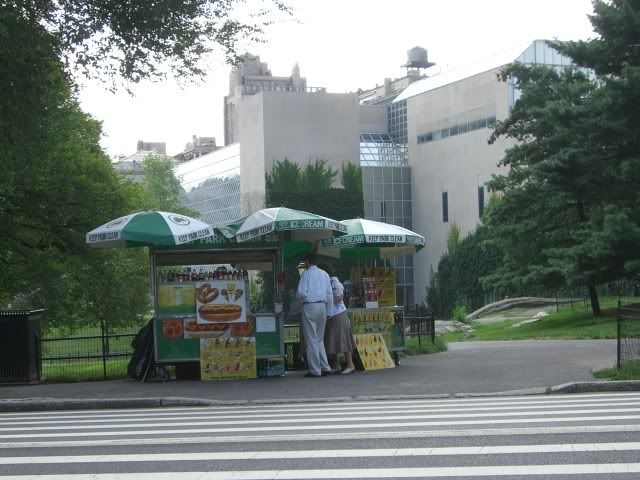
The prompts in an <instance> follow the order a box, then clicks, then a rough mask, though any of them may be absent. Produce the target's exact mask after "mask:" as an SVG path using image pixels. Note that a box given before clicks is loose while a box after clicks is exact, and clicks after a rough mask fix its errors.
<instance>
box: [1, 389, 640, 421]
mask: <svg viewBox="0 0 640 480" xmlns="http://www.w3.org/2000/svg"><path fill="white" fill-rule="evenodd" d="M615 398H619V399H633V400H640V394H639V393H638V392H619V393H601V394H575V395H562V396H558V397H553V396H548V395H546V396H533V395H532V396H528V397H522V396H513V397H506V396H505V397H477V398H468V397H467V398H460V399H458V398H454V397H446V398H442V399H433V400H423V399H406V400H384V399H380V400H373V401H364V400H362V401H360V400H358V401H352V402H346V401H345V402H342V401H340V402H334V403H329V402H310V403H307V402H301V403H274V404H252V405H216V406H206V407H162V408H158V407H155V408H131V409H117V410H115V411H114V410H104V409H95V410H73V411H72V412H73V414H70V413H69V412H68V411H65V414H62V413H61V411H39V412H29V414H28V415H26V414H25V412H6V413H0V419H1V418H11V417H23V418H34V417H38V418H44V417H55V418H64V417H66V418H75V417H79V418H81V417H85V418H86V416H87V415H101V416H102V415H104V416H109V417H115V416H126V415H137V414H144V413H150V414H152V415H157V414H162V413H164V414H167V415H174V414H175V413H176V412H182V411H184V409H185V408H188V409H189V411H194V412H195V411H202V412H207V411H210V412H221V411H225V410H231V411H238V410H241V411H245V412H250V411H257V412H261V411H265V410H269V411H282V412H291V411H292V410H304V411H308V410H310V409H312V408H315V409H316V410H317V411H322V410H324V409H326V408H327V405H331V407H332V408H336V409H346V408H354V409H362V408H367V407H372V408H381V407H382V406H384V405H389V406H393V405H396V406H398V405H451V406H474V407H475V406H478V405H530V404H537V403H541V404H542V403H565V402H581V401H586V402H592V401H600V400H601V401H603V402H606V401H608V400H610V399H615ZM62 415H64V417H62Z"/></svg>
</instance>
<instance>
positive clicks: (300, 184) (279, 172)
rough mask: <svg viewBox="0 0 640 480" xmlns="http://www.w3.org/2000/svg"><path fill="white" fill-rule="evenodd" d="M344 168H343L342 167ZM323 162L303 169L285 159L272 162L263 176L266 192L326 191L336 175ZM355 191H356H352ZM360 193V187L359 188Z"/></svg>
mask: <svg viewBox="0 0 640 480" xmlns="http://www.w3.org/2000/svg"><path fill="white" fill-rule="evenodd" d="M343 168H344V167H343ZM338 173H339V172H338V171H337V170H334V169H333V168H331V165H329V164H328V163H327V162H326V161H325V160H315V161H314V162H309V163H307V164H306V165H304V167H301V166H300V165H299V164H297V163H294V162H292V161H291V160H289V159H287V158H285V159H284V160H282V161H280V160H277V161H276V162H274V164H273V166H272V167H271V171H270V172H267V173H266V174H265V188H266V190H267V192H280V191H284V192H316V191H323V190H328V189H330V188H331V186H332V184H333V181H334V180H335V178H336V176H337V175H338ZM354 191H357V190H354ZM359 191H360V192H362V187H360V190H359Z"/></svg>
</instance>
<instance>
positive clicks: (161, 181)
mask: <svg viewBox="0 0 640 480" xmlns="http://www.w3.org/2000/svg"><path fill="white" fill-rule="evenodd" d="M143 169H144V170H143V171H144V182H143V186H144V191H145V193H146V197H147V199H146V201H147V202H148V204H147V207H148V208H147V209H148V210H160V211H163V212H176V213H182V214H183V215H189V216H191V217H197V216H199V213H198V212H197V211H196V210H193V209H190V208H186V207H185V206H184V203H183V201H182V192H183V189H182V186H181V185H180V180H179V179H178V177H176V175H175V172H174V169H173V161H172V160H171V158H169V157H167V156H165V155H159V154H149V155H147V156H146V157H144V160H143Z"/></svg>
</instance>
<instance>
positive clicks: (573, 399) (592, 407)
mask: <svg viewBox="0 0 640 480" xmlns="http://www.w3.org/2000/svg"><path fill="white" fill-rule="evenodd" d="M638 432H640V393H616V394H611V393H605V394H581V395H563V396H561V397H556V396H539V397H536V396H528V397H504V398H475V399H459V400H451V399H446V400H445V399H443V400H420V401H377V402H375V401H372V402H350V403H344V402H343V403H333V404H320V403H318V404H306V405H300V404H281V405H264V406H260V407H256V406H252V407H231V406H228V407H217V408H210V407H206V408H180V409H151V410H103V411H96V410H94V411H85V412H79V411H67V412H39V413H11V414H9V413H5V414H1V415H0V478H2V479H4V480H7V479H15V480H27V479H29V480H62V479H64V480H88V479H93V480H116V479H118V480H128V479H132V480H182V479H185V480H206V479H211V480H218V479H236V480H243V479H244V480H249V479H276V478H277V479H307V478H314V479H340V478H443V477H447V478H458V479H474V478H478V477H485V476H489V477H492V478H508V479H528V478H535V479H562V478H578V477H577V476H576V475H578V474H579V475H581V476H580V477H579V478H582V479H632V478H634V479H637V478H639V476H640V436H639V435H638Z"/></svg>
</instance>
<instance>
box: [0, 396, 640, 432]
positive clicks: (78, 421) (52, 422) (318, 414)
mask: <svg viewBox="0 0 640 480" xmlns="http://www.w3.org/2000/svg"><path fill="white" fill-rule="evenodd" d="M635 405H638V402H637V401H636V402H626V401H613V402H606V403H586V404H585V403H576V404H573V403H571V404H563V405H562V407H563V408H569V407H580V408H586V407H590V408H593V407H602V409H604V408H611V407H614V406H615V407H624V406H635ZM553 408H558V405H536V406H533V407H532V406H529V405H517V406H501V407H474V409H473V410H474V411H476V412H494V411H500V410H509V413H511V412H515V413H514V415H524V414H520V413H517V411H521V410H527V411H532V412H533V411H537V410H546V409H553ZM602 409H599V410H598V411H599V412H601V411H610V410H602ZM468 410H469V408H468V407H455V408H440V407H438V408H404V409H398V408H397V407H395V408H394V409H383V408H381V409H376V410H372V409H367V410H363V411H357V410H349V411H335V410H334V409H331V411H329V412H327V411H326V410H325V411H321V412H302V413H259V414H246V413H243V412H238V413H236V414H219V413H216V412H211V413H207V414H205V415H192V414H190V415H189V419H190V420H211V419H213V418H215V419H260V418H267V419H268V418H287V419H290V418H298V417H301V418H304V417H331V416H340V415H345V416H346V415H351V416H353V415H371V414H385V415H390V414H409V413H427V412H428V413H442V412H461V411H462V412H466V411H468ZM173 415H176V413H174V414H173ZM456 416H464V415H456ZM25 418H33V417H25ZM62 418H66V417H62ZM144 418H146V417H139V416H131V417H129V416H127V417H122V418H120V417H118V418H102V417H93V418H86V417H82V418H77V419H68V418H67V419H63V420H42V419H41V420H21V421H14V420H15V419H14V418H12V419H11V420H12V421H4V420H0V425H1V426H2V427H7V426H9V425H14V426H23V425H24V426H27V425H39V426H44V425H65V424H73V425H78V424H85V423H86V424H88V423H90V424H99V423H111V424H117V423H128V422H130V421H132V420H138V421H140V420H142V419H144ZM385 418H388V417H385ZM184 419H185V415H184V411H182V412H180V415H179V416H160V417H158V420H162V421H166V422H169V421H184ZM323 420H327V419H323ZM323 420H319V421H323ZM234 423H237V422H234Z"/></svg>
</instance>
